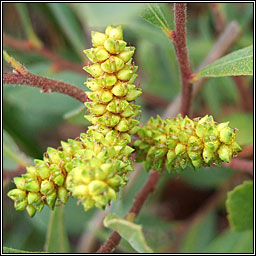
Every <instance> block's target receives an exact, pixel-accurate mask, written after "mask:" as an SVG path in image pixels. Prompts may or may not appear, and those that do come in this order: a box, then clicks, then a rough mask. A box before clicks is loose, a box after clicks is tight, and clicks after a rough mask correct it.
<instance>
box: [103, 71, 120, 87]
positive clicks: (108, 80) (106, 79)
mask: <svg viewBox="0 0 256 256" xmlns="http://www.w3.org/2000/svg"><path fill="white" fill-rule="evenodd" d="M100 79H101V83H102V84H103V87H104V88H110V87H112V86H113V85H114V84H115V83H116V82H117V78H116V76H115V75H111V74H107V73H105V74H104V75H103V76H102V77H101V78H100Z"/></svg>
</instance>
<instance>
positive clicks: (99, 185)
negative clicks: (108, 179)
mask: <svg viewBox="0 0 256 256" xmlns="http://www.w3.org/2000/svg"><path fill="white" fill-rule="evenodd" d="M106 188H107V184H106V183H105V182H103V181H100V180H93V181H92V182H91V183H90V184H89V185H88V189H89V193H90V194H91V195H98V194H100V193H103V192H104V191H106Z"/></svg>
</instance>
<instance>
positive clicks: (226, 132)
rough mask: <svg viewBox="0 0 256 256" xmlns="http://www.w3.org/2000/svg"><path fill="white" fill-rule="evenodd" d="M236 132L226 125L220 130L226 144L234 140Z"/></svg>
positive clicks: (221, 138)
mask: <svg viewBox="0 0 256 256" xmlns="http://www.w3.org/2000/svg"><path fill="white" fill-rule="evenodd" d="M234 137H235V133H234V131H233V129H231V128H230V127H224V128H222V129H221V130H220V140H221V141H222V142H224V143H226V144H230V143H232V142H233V140H234Z"/></svg>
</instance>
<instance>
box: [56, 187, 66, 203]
mask: <svg viewBox="0 0 256 256" xmlns="http://www.w3.org/2000/svg"><path fill="white" fill-rule="evenodd" d="M58 199H59V200H60V201H61V203H63V204H65V203H66V202H67V201H68V191H67V189H66V188H65V187H59V188H58Z"/></svg>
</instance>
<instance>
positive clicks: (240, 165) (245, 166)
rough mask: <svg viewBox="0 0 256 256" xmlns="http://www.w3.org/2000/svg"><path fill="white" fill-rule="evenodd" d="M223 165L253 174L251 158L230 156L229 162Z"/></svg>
mask: <svg viewBox="0 0 256 256" xmlns="http://www.w3.org/2000/svg"><path fill="white" fill-rule="evenodd" d="M225 166H226V167H229V168H233V169H235V170H238V171H241V172H246V173H249V174H251V175H253V161H252V160H242V159H237V158H236V159H235V158H232V159H231V161H230V163H225Z"/></svg>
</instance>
